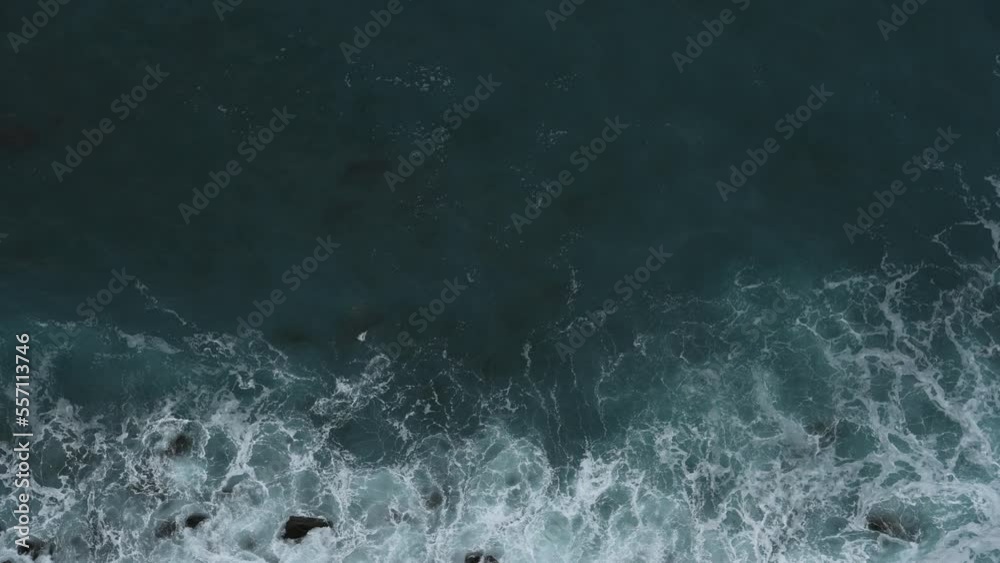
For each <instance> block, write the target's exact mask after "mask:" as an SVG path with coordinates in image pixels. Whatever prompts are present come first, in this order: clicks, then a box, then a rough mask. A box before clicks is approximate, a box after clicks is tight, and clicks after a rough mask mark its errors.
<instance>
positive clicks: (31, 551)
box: [17, 536, 53, 559]
mask: <svg viewBox="0 0 1000 563" xmlns="http://www.w3.org/2000/svg"><path fill="white" fill-rule="evenodd" d="M25 543H27V544H28V547H24V546H21V545H18V546H17V552H18V554H20V555H27V556H28V557H30V558H32V559H38V558H39V557H41V556H42V555H52V551H53V549H52V546H51V545H49V544H47V543H45V542H43V541H42V540H40V539H38V538H34V537H31V536H28V541H27V542H25Z"/></svg>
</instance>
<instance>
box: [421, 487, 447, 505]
mask: <svg viewBox="0 0 1000 563" xmlns="http://www.w3.org/2000/svg"><path fill="white" fill-rule="evenodd" d="M442 503H444V495H443V494H441V491H439V490H437V489H434V490H433V491H431V492H430V494H428V495H427V498H425V499H424V506H425V507H427V509H428V510H434V509H435V508H437V507H439V506H441V504H442Z"/></svg>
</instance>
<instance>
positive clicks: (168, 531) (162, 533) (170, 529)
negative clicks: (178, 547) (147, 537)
mask: <svg viewBox="0 0 1000 563" xmlns="http://www.w3.org/2000/svg"><path fill="white" fill-rule="evenodd" d="M176 533H177V522H175V521H173V520H164V521H162V522H160V523H159V524H157V525H156V532H154V534H155V535H156V537H157V539H163V538H169V537H170V536H172V535H174V534H176Z"/></svg>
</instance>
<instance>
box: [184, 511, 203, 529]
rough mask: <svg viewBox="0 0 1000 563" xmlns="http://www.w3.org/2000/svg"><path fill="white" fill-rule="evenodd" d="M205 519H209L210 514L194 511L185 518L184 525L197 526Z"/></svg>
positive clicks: (186, 526)
mask: <svg viewBox="0 0 1000 563" xmlns="http://www.w3.org/2000/svg"><path fill="white" fill-rule="evenodd" d="M205 520H208V514H200V513H194V514H192V515H190V516H188V517H187V518H185V519H184V527H185V528H197V527H198V525H200V524H201V523H202V522H204V521H205Z"/></svg>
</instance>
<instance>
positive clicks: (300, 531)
mask: <svg viewBox="0 0 1000 563" xmlns="http://www.w3.org/2000/svg"><path fill="white" fill-rule="evenodd" d="M329 527H330V522H329V521H328V520H326V519H325V518H312V517H309V516H289V517H288V521H287V522H285V527H284V529H282V531H281V539H283V540H295V541H298V540H301V539H302V538H304V537H306V534H308V533H309V532H310V531H311V530H314V529H316V528H329Z"/></svg>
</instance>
